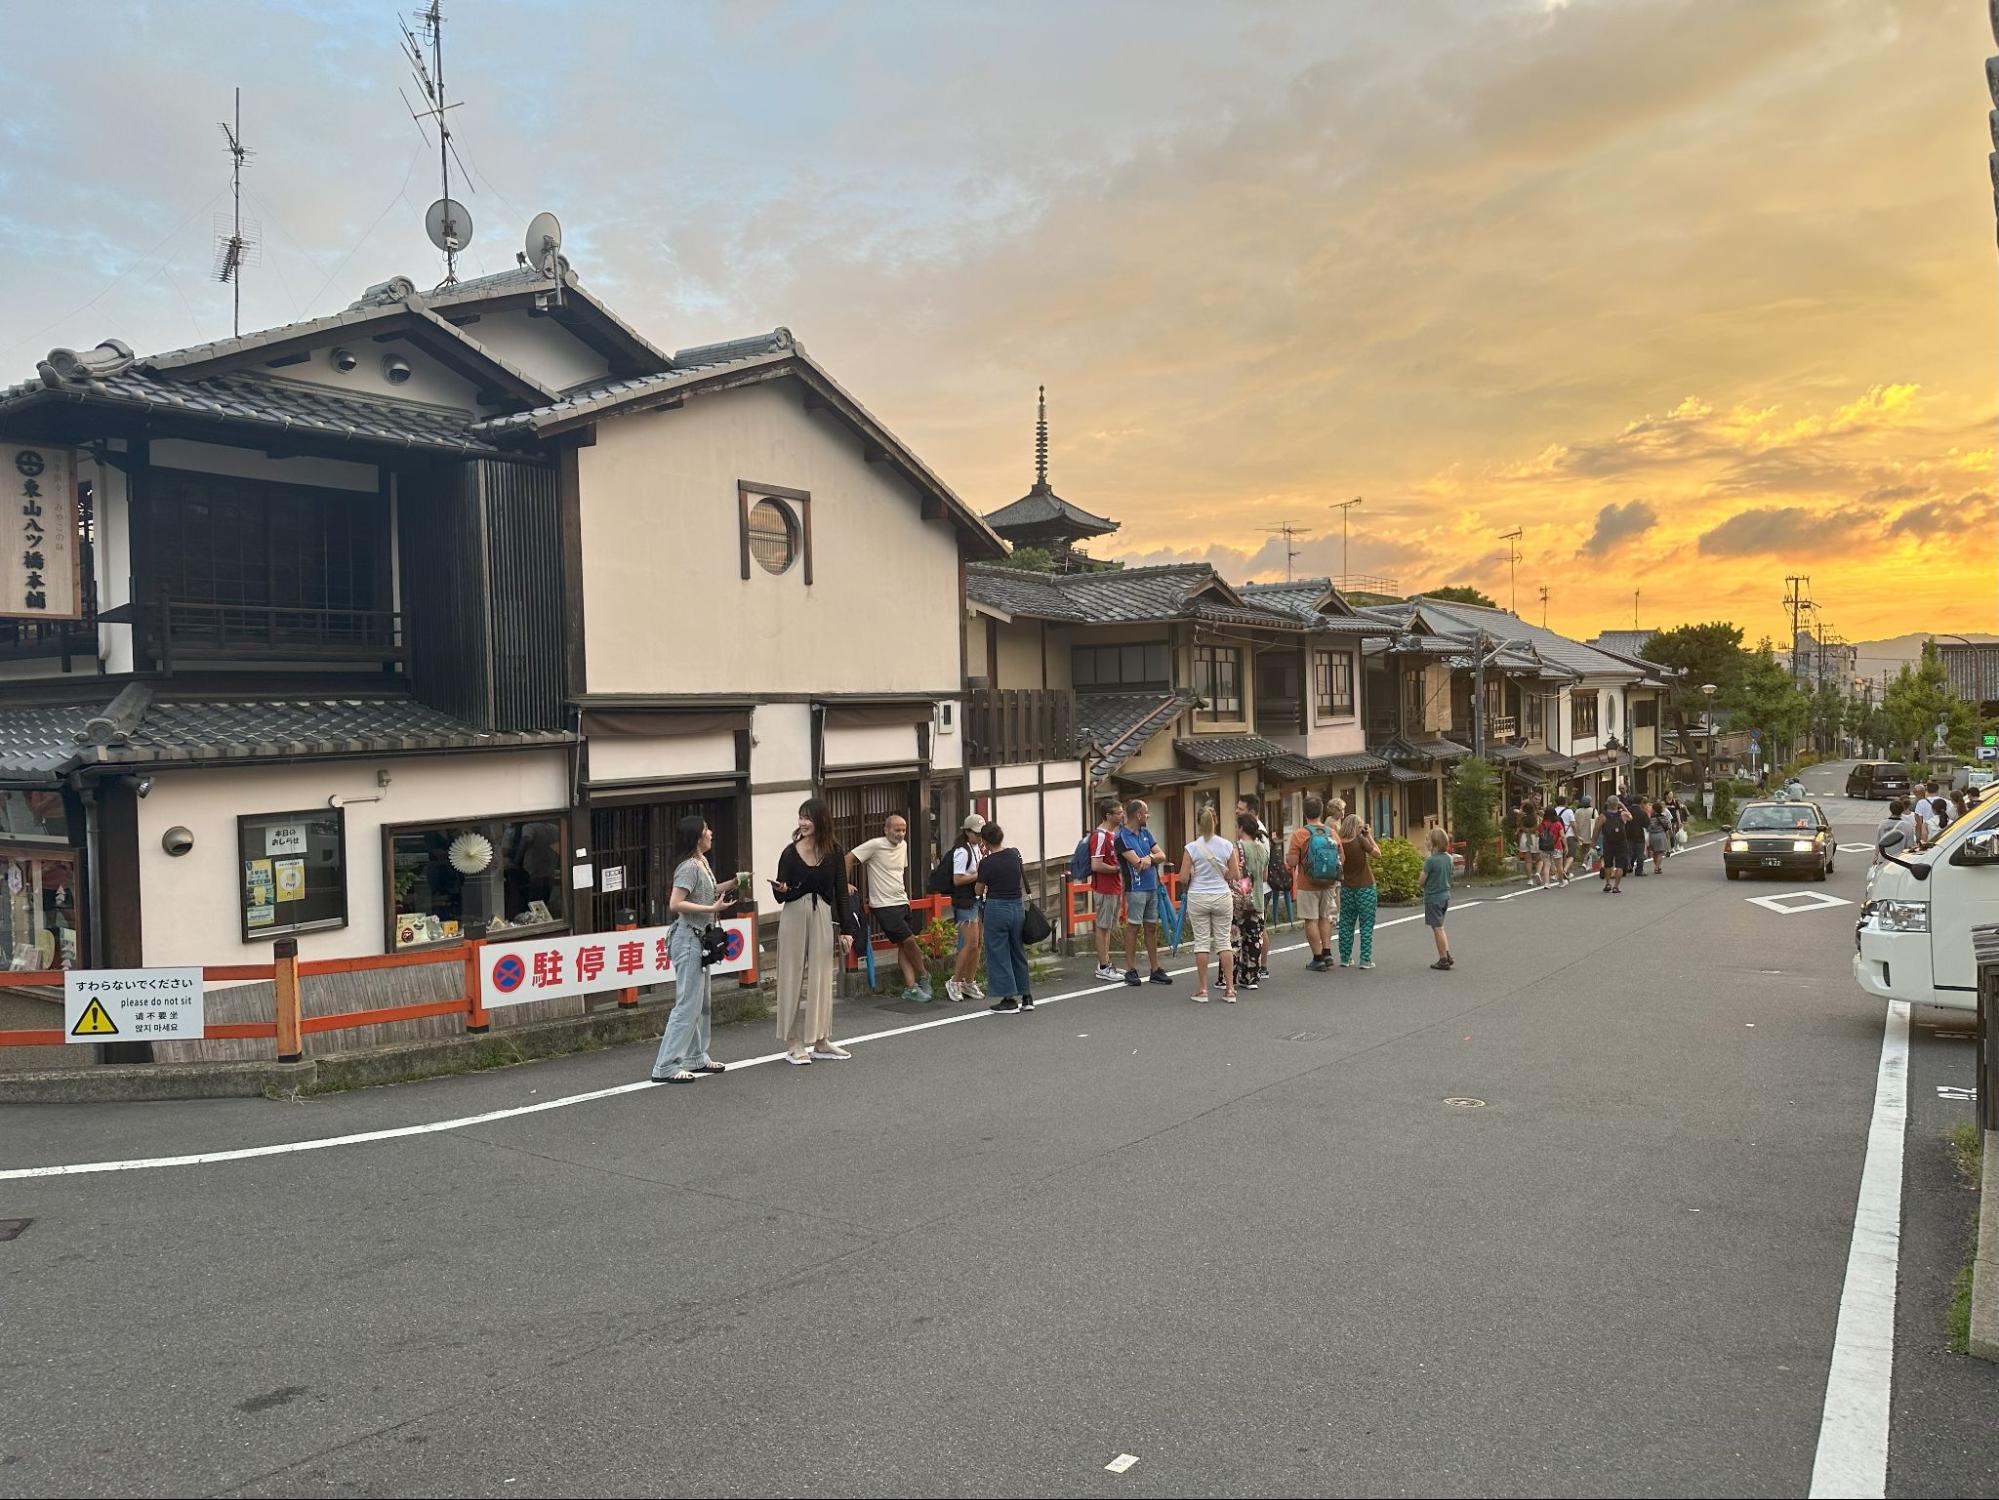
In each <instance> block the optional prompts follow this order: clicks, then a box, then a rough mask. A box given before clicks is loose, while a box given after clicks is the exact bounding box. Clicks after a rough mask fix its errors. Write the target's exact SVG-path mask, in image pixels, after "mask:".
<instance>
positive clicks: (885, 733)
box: [826, 724, 916, 769]
mask: <svg viewBox="0 0 1999 1500" xmlns="http://www.w3.org/2000/svg"><path fill="white" fill-rule="evenodd" d="M915 759H916V726H915V725H914V724H878V725H875V726H872V727H870V728H866V729H835V728H832V727H830V726H829V727H828V728H827V730H826V765H827V768H828V769H838V768H839V767H841V766H885V765H901V764H903V763H904V762H913V761H914V760H915Z"/></svg>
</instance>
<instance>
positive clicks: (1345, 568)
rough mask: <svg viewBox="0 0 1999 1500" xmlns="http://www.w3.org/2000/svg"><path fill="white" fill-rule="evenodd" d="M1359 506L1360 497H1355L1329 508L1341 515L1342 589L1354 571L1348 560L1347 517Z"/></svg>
mask: <svg viewBox="0 0 1999 1500" xmlns="http://www.w3.org/2000/svg"><path fill="white" fill-rule="evenodd" d="M1358 504H1360V496H1358V495H1355V496H1354V497H1353V499H1351V500H1335V501H1334V502H1333V503H1332V505H1331V506H1329V507H1328V509H1331V510H1336V511H1338V512H1339V513H1340V587H1341V588H1345V587H1346V586H1347V579H1348V578H1350V577H1352V576H1353V574H1352V569H1351V566H1350V564H1349V561H1348V558H1347V517H1348V516H1349V515H1351V514H1352V513H1353V508H1354V507H1355V506H1356V505H1358Z"/></svg>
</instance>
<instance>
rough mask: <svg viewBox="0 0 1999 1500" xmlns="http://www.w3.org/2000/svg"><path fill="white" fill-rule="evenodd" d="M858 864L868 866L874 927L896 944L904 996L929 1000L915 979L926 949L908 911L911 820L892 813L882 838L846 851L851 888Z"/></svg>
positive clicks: (914, 999) (921, 1000)
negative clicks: (917, 938) (919, 942)
mask: <svg viewBox="0 0 1999 1500" xmlns="http://www.w3.org/2000/svg"><path fill="white" fill-rule="evenodd" d="M856 865H866V866H867V867H868V909H869V910H870V911H872V912H873V913H874V916H875V926H876V927H878V928H880V929H881V935H882V936H883V937H885V938H887V939H888V940H889V941H890V942H891V943H894V944H895V956H896V962H897V963H898V964H900V965H901V966H902V998H903V999H905V1000H910V1001H914V1002H916V1003H918V1004H922V1003H925V1002H927V1001H928V1000H929V999H930V998H931V995H930V991H929V990H927V989H924V988H923V987H922V986H920V985H918V984H917V982H916V978H917V976H918V975H919V974H921V973H922V972H923V967H924V965H923V950H922V949H921V948H919V947H918V946H917V944H916V929H915V927H914V926H913V925H912V924H911V921H910V913H909V820H908V819H907V818H905V817H903V815H902V814H901V813H890V814H889V815H888V817H887V818H886V819H885V820H884V821H883V823H882V836H881V837H880V838H878V839H869V840H868V841H867V842H866V843H865V844H862V845H861V846H860V847H859V848H857V849H849V850H848V851H847V889H848V890H849V891H854V890H855V886H854V877H855V874H856V873H857V872H856V870H855V866H856Z"/></svg>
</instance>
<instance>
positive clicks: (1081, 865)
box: [1069, 832, 1097, 885]
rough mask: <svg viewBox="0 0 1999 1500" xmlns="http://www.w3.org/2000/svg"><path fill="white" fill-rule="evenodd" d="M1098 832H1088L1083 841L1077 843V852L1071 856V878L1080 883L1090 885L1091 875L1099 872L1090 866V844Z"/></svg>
mask: <svg viewBox="0 0 1999 1500" xmlns="http://www.w3.org/2000/svg"><path fill="white" fill-rule="evenodd" d="M1095 839H1096V834H1095V833H1094V832H1092V833H1086V834H1084V835H1083V841H1082V842H1081V843H1079V844H1078V845H1076V852H1075V853H1074V854H1072V855H1070V856H1069V878H1070V879H1071V880H1073V881H1075V882H1076V883H1077V884H1078V885H1088V884H1089V882H1090V877H1091V876H1092V875H1094V874H1096V873H1097V872H1096V871H1095V870H1093V869H1091V868H1090V845H1091V843H1092V842H1093V841H1094V840H1095Z"/></svg>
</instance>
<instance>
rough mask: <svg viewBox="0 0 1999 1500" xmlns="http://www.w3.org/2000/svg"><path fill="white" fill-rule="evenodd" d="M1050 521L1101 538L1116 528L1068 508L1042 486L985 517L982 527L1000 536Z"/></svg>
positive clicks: (1076, 508) (1107, 521) (1104, 519)
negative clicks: (1016, 529)
mask: <svg viewBox="0 0 1999 1500" xmlns="http://www.w3.org/2000/svg"><path fill="white" fill-rule="evenodd" d="M1052 521H1066V522H1068V523H1069V525H1070V526H1071V527H1072V528H1073V529H1075V530H1077V531H1080V532H1082V533H1084V534H1085V535H1088V536H1103V535H1105V534H1106V533H1108V532H1112V531H1116V530H1117V529H1118V523H1117V522H1116V521H1113V520H1110V519H1108V518H1107V517H1104V516H1093V515H1091V514H1090V513H1089V512H1088V511H1086V510H1084V509H1083V507H1082V506H1080V505H1071V504H1070V503H1069V502H1068V501H1067V500H1064V499H1063V498H1062V497H1061V496H1060V495H1058V494H1056V493H1055V492H1054V491H1053V490H1051V489H1049V488H1047V487H1046V486H1045V485H1036V486H1035V487H1034V488H1033V489H1031V490H1029V491H1028V492H1027V493H1026V494H1025V495H1022V496H1021V497H1020V498H1019V499H1018V500H1016V501H1014V502H1013V503H1012V504H1011V505H1002V506H1001V507H1000V508H999V509H998V510H995V511H990V512H988V513H987V515H986V524H987V525H988V526H990V527H992V529H993V530H994V531H997V532H999V533H1000V534H1001V535H1005V533H1006V532H1007V531H1008V530H1009V529H1011V528H1013V527H1016V526H1046V525H1048V524H1049V523H1050V522H1052Z"/></svg>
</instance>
